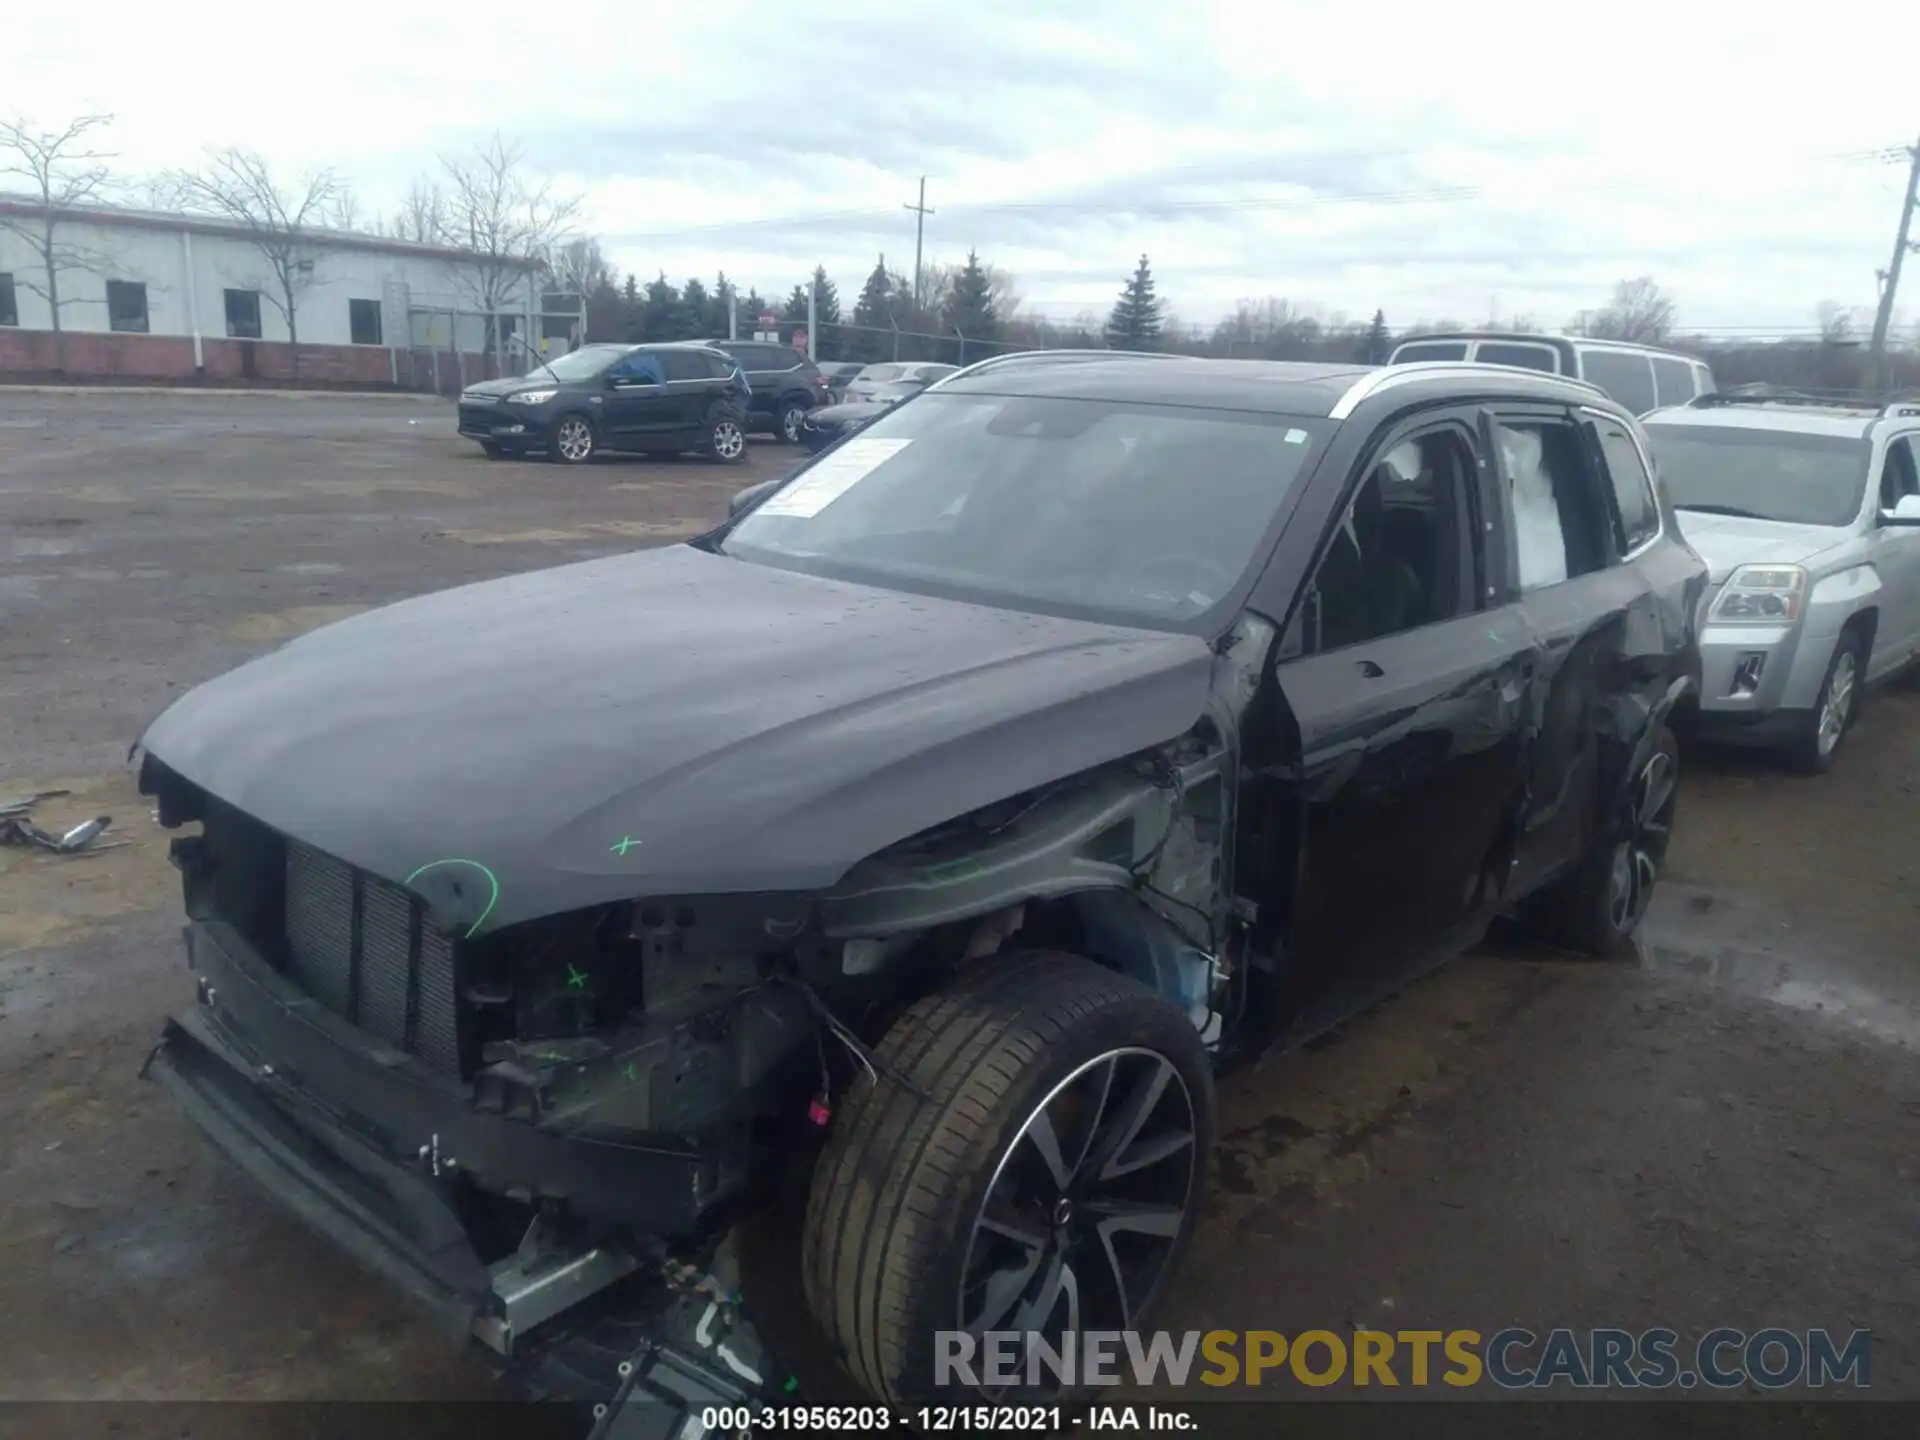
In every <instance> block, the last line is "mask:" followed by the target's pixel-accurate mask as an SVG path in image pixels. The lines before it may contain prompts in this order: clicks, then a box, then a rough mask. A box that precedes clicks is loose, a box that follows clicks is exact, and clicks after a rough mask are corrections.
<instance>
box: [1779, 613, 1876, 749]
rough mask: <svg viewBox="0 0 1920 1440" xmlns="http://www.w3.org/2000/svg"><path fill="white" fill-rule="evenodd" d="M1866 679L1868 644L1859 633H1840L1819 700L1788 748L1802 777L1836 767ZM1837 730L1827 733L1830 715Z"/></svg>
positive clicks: (1848, 631)
mask: <svg viewBox="0 0 1920 1440" xmlns="http://www.w3.org/2000/svg"><path fill="white" fill-rule="evenodd" d="M1866 678H1867V645H1866V641H1865V640H1864V639H1863V638H1862V637H1861V634H1860V632H1859V631H1858V630H1853V629H1847V630H1842V631H1841V632H1840V638H1839V639H1838V640H1836V641H1835V642H1834V645H1833V658H1832V659H1830V660H1828V661H1827V674H1826V678H1825V679H1823V680H1822V681H1821V682H1820V695H1819V698H1818V699H1816V700H1815V701H1814V702H1813V712H1812V713H1811V714H1810V715H1808V716H1807V718H1806V721H1805V722H1804V723H1803V724H1802V726H1801V728H1800V733H1799V734H1798V735H1796V736H1794V738H1793V740H1792V742H1791V743H1790V744H1789V745H1788V746H1787V761H1788V763H1789V764H1790V765H1792V766H1793V768H1794V769H1795V770H1797V771H1799V772H1800V773H1801V774H1802V775H1824V774H1826V773H1827V771H1828V770H1829V769H1830V768H1832V766H1833V759H1834V756H1836V755H1838V754H1839V753H1840V746H1841V745H1842V744H1843V743H1844V742H1845V740H1846V738H1847V734H1848V732H1849V731H1851V730H1852V729H1853V721H1854V717H1855V716H1856V715H1858V714H1859V713H1860V699H1861V695H1862V692H1863V690H1864V687H1865V682H1866ZM1830 711H1835V712H1837V713H1836V714H1834V715H1833V716H1832V719H1833V721H1834V728H1833V729H1832V732H1831V734H1829V733H1828V729H1827V726H1828V721H1829V712H1830Z"/></svg>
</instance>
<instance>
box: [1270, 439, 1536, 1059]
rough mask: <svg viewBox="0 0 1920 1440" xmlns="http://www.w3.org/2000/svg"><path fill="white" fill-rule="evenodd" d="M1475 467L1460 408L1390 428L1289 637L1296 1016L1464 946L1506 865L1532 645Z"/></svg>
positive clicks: (1360, 993)
mask: <svg viewBox="0 0 1920 1440" xmlns="http://www.w3.org/2000/svg"><path fill="white" fill-rule="evenodd" d="M1481 460H1482V456H1481V445H1480V440H1479V437H1478V436H1477V434H1476V433H1475V429H1474V426H1473V423H1472V417H1471V416H1467V415H1450V416H1448V417H1445V418H1442V419H1439V420H1434V419H1431V418H1430V419H1427V420H1425V421H1422V422H1416V424H1415V425H1414V427H1413V428H1411V429H1402V430H1400V431H1398V432H1395V433H1391V434H1389V435H1388V436H1387V437H1386V438H1385V440H1384V442H1383V443H1382V444H1381V445H1380V446H1378V447H1377V448H1376V449H1374V450H1373V451H1372V452H1371V453H1370V455H1369V456H1368V458H1367V459H1366V460H1365V461H1364V462H1363V466H1364V468H1363V471H1362V476H1363V478H1362V480H1361V483H1360V484H1359V486H1358V488H1357V489H1356V490H1355V491H1354V493H1353V497H1352V499H1351V501H1350V502H1349V503H1348V504H1347V506H1346V508H1345V510H1344V511H1343V512H1342V519H1341V522H1340V523H1339V525H1338V526H1337V527H1336V528H1335V530H1334V532H1333V534H1332V536H1331V537H1330V539H1329V541H1328V543H1327V545H1326V546H1325V547H1324V550H1323V553H1322V555H1321V557H1320V559H1319V562H1318V564H1317V566H1316V569H1315V572H1314V576H1313V579H1312V581H1311V582H1310V584H1309V587H1308V589H1307V592H1306V594H1305V597H1304V599H1303V601H1302V603H1301V605H1300V606H1299V607H1298V610H1297V613H1296V617H1295V619H1294V621H1293V622H1292V623H1290V625H1289V627H1288V635H1287V637H1286V640H1285V641H1284V642H1283V644H1282V647H1281V655H1282V657H1283V658H1282V659H1281V661H1280V662H1279V665H1278V669H1277V674H1276V678H1277V680H1278V683H1279V688H1280V692H1281V695H1282V697H1283V698H1284V701H1285V705H1286V709H1287V711H1288V712H1289V714H1290V717H1291V721H1292V724H1293V726H1294V727H1296V728H1297V735H1298V738H1297V741H1296V744H1297V747H1298V757H1299V758H1298V763H1297V767H1296V771H1295V774H1294V776H1293V781H1292V783H1293V785H1294V787H1295V788H1296V790H1297V794H1296V797H1295V798H1296V804H1295V807H1294V813H1295V816H1296V825H1297V829H1296V832H1295V833H1296V834H1297V835H1298V836H1299V837H1300V838H1299V847H1298V855H1299V858H1298V862H1297V868H1296V874H1295V877H1294V881H1293V885H1292V895H1291V914H1290V923H1289V925H1288V932H1289V940H1288V945H1287V954H1286V961H1285V963H1286V969H1287V970H1288V972H1290V973H1289V974H1288V975H1286V976H1283V981H1282V983H1283V988H1284V991H1285V993H1286V995H1287V997H1288V1000H1287V1001H1286V1002H1283V1003H1286V1004H1287V1005H1288V1008H1289V1009H1291V1010H1293V1011H1294V1012H1295V1018H1301V1017H1302V1016H1303V1015H1304V1016H1311V1015H1312V1014H1313V1012H1314V1011H1315V1010H1316V1009H1318V1008H1320V1007H1322V1006H1324V1007H1327V1008H1329V1009H1332V1010H1336V1011H1337V1010H1339V1009H1344V1008H1348V1007H1349V1006H1350V1005H1352V1004H1353V1003H1358V1002H1362V1001H1364V1000H1365V999H1367V998H1370V997H1371V996H1372V995H1375V994H1378V993H1381V992H1383V991H1385V990H1387V989H1390V988H1392V986H1393V985H1395V984H1396V983H1398V982H1399V981H1400V980H1401V979H1403V978H1404V977H1405V975H1406V974H1407V973H1408V972H1409V971H1410V970H1413V969H1417V968H1419V967H1421V966H1422V965H1424V964H1428V963H1431V962H1433V961H1435V960H1438V959H1442V958H1444V957H1445V956H1446V955H1447V954H1449V953H1451V952H1452V951H1454V950H1456V949H1458V948H1459V947H1460V946H1461V945H1462V944H1464V943H1467V942H1468V941H1469V940H1470V939H1471V938H1472V936H1473V933H1474V932H1475V931H1476V929H1477V927H1479V926H1481V925H1483V924H1484V923H1485V921H1486V919H1487V917H1488V915H1489V913H1490V908H1491V904H1492V901H1493V899H1494V897H1495V895H1496V894H1497V891H1498V882H1499V879H1500V878H1501V877H1502V876H1503V875H1504V872H1505V869H1506V866H1507V863H1508V861H1509V858H1510V852H1511V844H1512V838H1513V833H1514V829H1515V826H1516V824H1517V817H1518V813H1519V808H1520V800H1521V796H1522V793H1523V792H1522V785H1523V778H1524V753H1523V734H1524V729H1525V726H1524V721H1525V718H1526V711H1527V707H1528V702H1529V699H1530V686H1531V677H1532V673H1533V668H1534V664H1535V645H1534V641H1533V638H1532V635H1531V632H1530V631H1529V629H1528V627H1527V625H1526V624H1525V622H1524V621H1523V620H1522V619H1521V618H1520V616H1519V615H1518V614H1517V613H1516V612H1515V611H1514V610H1513V609H1511V608H1501V607H1494V608H1489V606H1488V604H1487V595H1486V581H1485V574H1484V570H1485V567H1484V563H1483V554H1484V550H1485V545H1484V539H1483V537H1485V536H1487V535H1488V534H1489V533H1492V534H1494V535H1495V536H1496V537H1497V535H1498V531H1497V530H1495V531H1492V532H1490V531H1489V529H1488V525H1489V523H1490V521H1489V519H1488V518H1486V517H1483V514H1482V511H1483V501H1482V499H1481V495H1480V488H1481V482H1480V477H1481V475H1482V473H1483V467H1482V463H1481ZM1491 523H1492V524H1494V525H1497V524H1498V520H1497V518H1495V519H1493V520H1492V521H1491ZM1289 652H1297V653H1292V654H1291V655H1290V653H1289ZM1306 1023H1308V1024H1309V1025H1311V1023H1312V1021H1311V1020H1310V1019H1309V1020H1307V1022H1306Z"/></svg>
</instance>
